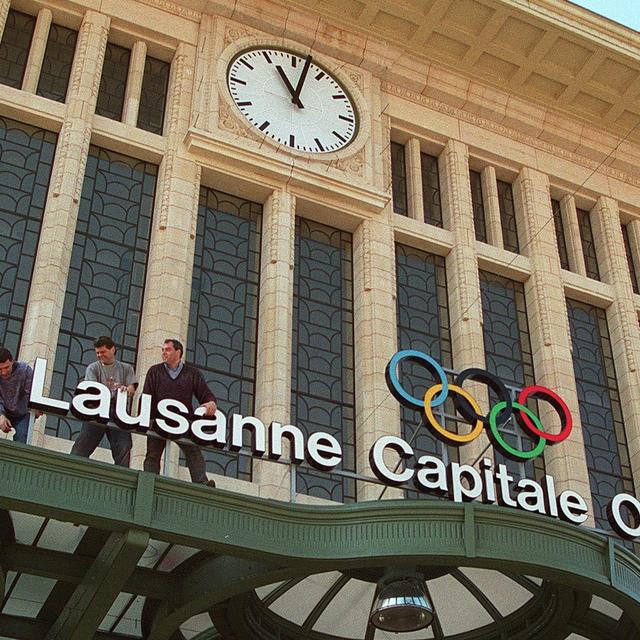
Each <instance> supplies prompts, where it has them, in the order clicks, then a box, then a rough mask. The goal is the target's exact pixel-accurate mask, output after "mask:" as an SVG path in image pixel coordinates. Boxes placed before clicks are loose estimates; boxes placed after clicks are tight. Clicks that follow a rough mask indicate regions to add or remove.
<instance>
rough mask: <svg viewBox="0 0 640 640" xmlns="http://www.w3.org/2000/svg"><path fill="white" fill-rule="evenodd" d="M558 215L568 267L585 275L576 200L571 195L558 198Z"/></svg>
mask: <svg viewBox="0 0 640 640" xmlns="http://www.w3.org/2000/svg"><path fill="white" fill-rule="evenodd" d="M560 217H561V218H562V226H563V228H564V238H565V242H566V243H567V254H568V256H567V258H568V260H569V269H570V270H571V271H573V272H574V273H579V274H580V275H581V276H585V277H586V275H587V269H586V267H585V264H584V254H583V253H582V242H581V240H580V225H579V224H578V214H577V212H576V201H575V200H574V199H573V196H565V197H564V198H562V200H560Z"/></svg>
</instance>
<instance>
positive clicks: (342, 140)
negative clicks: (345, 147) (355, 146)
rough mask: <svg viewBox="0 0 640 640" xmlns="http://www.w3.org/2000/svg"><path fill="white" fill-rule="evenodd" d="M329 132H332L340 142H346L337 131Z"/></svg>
mask: <svg viewBox="0 0 640 640" xmlns="http://www.w3.org/2000/svg"><path fill="white" fill-rule="evenodd" d="M331 133H333V135H334V136H335V137H336V138H338V140H340V142H346V141H347V139H346V138H344V137H343V136H341V135H340V134H339V133H338V132H337V131H332V132H331Z"/></svg>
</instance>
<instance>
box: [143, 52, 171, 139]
mask: <svg viewBox="0 0 640 640" xmlns="http://www.w3.org/2000/svg"><path fill="white" fill-rule="evenodd" d="M170 68H171V65H170V64H169V63H168V62H163V61H162V60H156V59H155V58H150V57H149V56H147V58H146V60H145V62H144V76H143V78H142V93H141V94H140V110H139V111H138V127H140V128H141V129H145V130H146V131H151V132H152V133H158V134H162V125H163V124H164V109H165V103H166V100H167V87H168V85H169V69H170Z"/></svg>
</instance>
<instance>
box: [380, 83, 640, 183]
mask: <svg viewBox="0 0 640 640" xmlns="http://www.w3.org/2000/svg"><path fill="white" fill-rule="evenodd" d="M382 90H383V91H385V92H386V93H388V94H391V95H395V96H398V97H400V98H404V99H406V100H410V101H411V102H415V103H416V104H419V105H422V106H424V107H428V108H429V109H433V110H434V111H438V112H439V113H444V114H446V115H450V116H452V117H454V118H458V119H459V120H463V121H464V122H468V123H469V124H473V125H476V126H478V127H481V128H483V129H486V130H487V131H491V132H492V133H497V134H499V135H501V136H505V137H506V138H509V139H511V140H516V141H517V142H521V143H523V144H525V145H528V146H530V147H533V148H535V149H539V150H540V151H545V152H547V153H550V154H553V155H554V156H557V157H559V158H562V159H564V160H567V161H569V162H573V163H575V164H578V165H581V166H583V167H586V168H587V169H590V170H592V171H594V170H596V169H597V170H598V172H599V173H601V174H604V175H607V176H609V177H611V178H615V179H617V180H620V181H621V182H626V183H627V184H631V185H633V186H635V187H640V175H632V174H630V173H627V172H625V171H621V170H620V169H615V168H613V167H611V166H608V165H606V164H603V163H601V162H598V161H597V160H593V159H591V158H588V157H586V156H584V155H580V154H578V153H575V152H574V151H570V150H569V149H566V148H564V147H561V146H559V145H556V144H553V143H551V142H547V141H545V140H540V139H539V138H535V137H533V136H530V135H527V134H526V133H522V132H521V131H518V130H517V129H514V128H512V127H507V126H505V125H503V124H500V123H499V122H495V121H493V120H489V119H488V118H483V117H482V116H479V115H477V114H475V113H470V112H469V111H466V110H465V109H461V108H458V107H454V106H452V105H449V104H446V103H444V102H441V101H440V100H436V99H435V98H431V97H429V96H424V95H421V94H418V93H416V92H415V91H411V90H410V89H406V88H404V87H400V86H398V85H396V84H393V83H390V82H383V83H382Z"/></svg>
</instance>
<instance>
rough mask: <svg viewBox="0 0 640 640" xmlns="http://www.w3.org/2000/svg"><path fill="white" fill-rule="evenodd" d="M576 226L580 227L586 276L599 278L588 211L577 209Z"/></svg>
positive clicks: (594, 278)
mask: <svg viewBox="0 0 640 640" xmlns="http://www.w3.org/2000/svg"><path fill="white" fill-rule="evenodd" d="M577 214H578V226H579V228H580V242H581V243H582V253H583V254H584V266H585V268H586V270H587V277H589V278H592V279H593V280H600V271H599V269H598V258H597V257H596V247H595V244H594V242H593V231H592V229H591V216H590V215H589V212H588V211H585V210H584V209H578V210H577Z"/></svg>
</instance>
